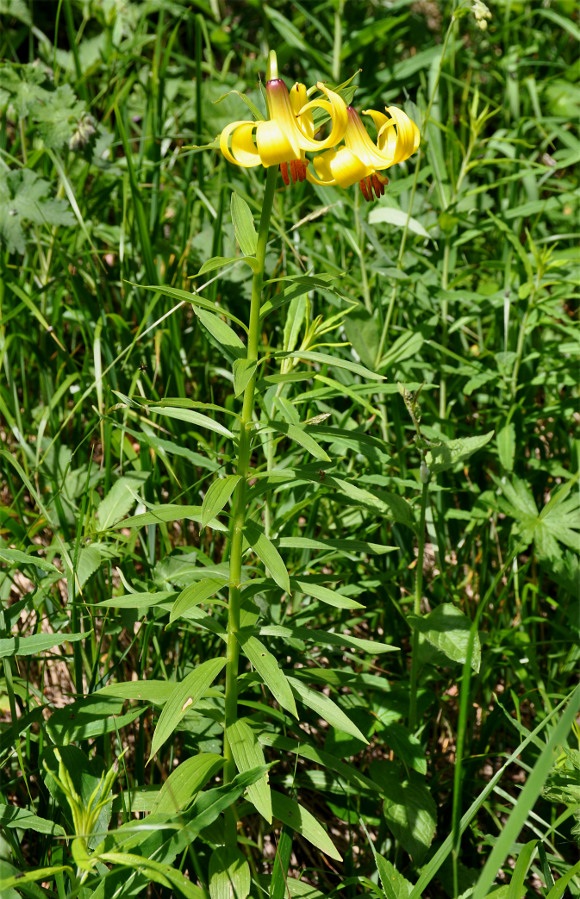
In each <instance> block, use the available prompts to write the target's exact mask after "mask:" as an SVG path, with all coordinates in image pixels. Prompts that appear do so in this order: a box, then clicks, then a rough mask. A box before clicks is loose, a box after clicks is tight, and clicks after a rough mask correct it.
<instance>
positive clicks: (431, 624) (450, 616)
mask: <svg viewBox="0 0 580 899" xmlns="http://www.w3.org/2000/svg"><path fill="white" fill-rule="evenodd" d="M407 618H408V621H409V623H410V624H411V626H412V627H414V628H415V630H418V631H419V632H420V633H421V634H423V635H424V636H425V638H426V639H427V640H428V641H429V643H431V645H432V646H434V647H435V648H436V649H438V650H439V651H440V652H442V653H443V654H444V655H445V656H447V658H448V659H451V661H453V662H460V663H461V664H463V662H465V659H466V652H467V647H468V644H469V632H470V630H471V621H470V620H469V618H468V617H467V616H466V615H464V614H463V612H462V611H461V610H460V609H458V608H457V606H453V605H451V603H441V605H439V606H437V608H435V609H433V611H432V612H429V614H428V615H424V616H423V617H419V616H418V615H408V616H407ZM480 665H481V644H480V642H479V635H478V634H476V635H475V642H474V644H473V654H472V657H471V667H472V668H473V670H474V671H475V672H478V671H479V667H480Z"/></svg>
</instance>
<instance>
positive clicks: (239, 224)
mask: <svg viewBox="0 0 580 899" xmlns="http://www.w3.org/2000/svg"><path fill="white" fill-rule="evenodd" d="M230 209H231V213H232V221H233V223H234V231H235V233H236V240H237V241H238V245H239V247H240V250H241V251H242V253H243V254H244V256H255V255H256V250H257V248H258V234H257V232H256V228H255V226H254V217H253V215H252V211H251V209H250V207H249V206H248V204H247V203H246V201H245V200H244V198H243V197H240V195H239V194H237V193H236V192H235V191H234V192H233V193H232V200H231V203H230Z"/></svg>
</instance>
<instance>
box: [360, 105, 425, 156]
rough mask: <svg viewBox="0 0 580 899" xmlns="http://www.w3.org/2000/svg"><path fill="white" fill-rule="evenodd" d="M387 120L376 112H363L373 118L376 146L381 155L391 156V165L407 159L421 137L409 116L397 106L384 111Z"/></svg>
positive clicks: (371, 110)
mask: <svg viewBox="0 0 580 899" xmlns="http://www.w3.org/2000/svg"><path fill="white" fill-rule="evenodd" d="M386 111H387V113H388V115H389V118H387V116H384V115H383V114H382V113H380V112H376V110H373V109H369V110H365V114H366V115H370V116H372V118H373V121H374V123H375V126H376V128H377V131H378V136H377V145H378V149H379V151H380V152H381V153H385V154H386V155H387V156H392V160H393V163H392V164H394V163H396V162H403V161H404V160H405V159H408V158H409V156H411V155H412V154H413V153H414V152H415V150H416V149H417V148H418V146H419V143H420V140H421V136H420V134H419V129H418V128H417V126H416V125H415V123H414V122H412V121H411V119H410V118H409V116H408V115H407V114H406V113H405V112H403V110H402V109H399V108H398V107H397V106H388V107H387V109H386Z"/></svg>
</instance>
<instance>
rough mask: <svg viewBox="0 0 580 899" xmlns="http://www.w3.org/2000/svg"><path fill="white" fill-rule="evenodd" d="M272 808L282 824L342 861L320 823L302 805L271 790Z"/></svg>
mask: <svg viewBox="0 0 580 899" xmlns="http://www.w3.org/2000/svg"><path fill="white" fill-rule="evenodd" d="M272 809H273V812H274V817H275V818H278V820H279V821H282V823H283V824H287V825H288V827H290V828H291V829H292V830H295V831H296V832H297V833H299V834H300V835H301V836H303V837H304V839H305V840H308V842H309V843H312V845H313V846H316V848H317V849H320V851H321V852H324V853H325V855H328V856H330V858H334V859H336V861H338V862H340V861H342V856H341V855H340V853H339V851H338V849H337V848H336V846H335V845H334V843H333V842H332V840H331V839H330V837H329V836H328V834H327V833H326V831H325V830H324V828H323V827H322V825H321V824H319V823H318V821H317V820H316V818H315V817H314V815H312V814H311V813H310V812H309V811H308V810H307V809H305V808H304V806H302V805H299V804H298V803H297V802H295V800H294V799H290V798H289V797H288V796H284V794H283V793H278V792H277V791H276V790H272Z"/></svg>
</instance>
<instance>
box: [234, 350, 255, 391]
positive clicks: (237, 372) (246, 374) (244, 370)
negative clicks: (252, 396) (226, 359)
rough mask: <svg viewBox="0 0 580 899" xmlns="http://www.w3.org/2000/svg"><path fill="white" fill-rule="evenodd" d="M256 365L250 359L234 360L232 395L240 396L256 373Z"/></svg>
mask: <svg viewBox="0 0 580 899" xmlns="http://www.w3.org/2000/svg"><path fill="white" fill-rule="evenodd" d="M256 368H257V365H256V363H255V362H254V361H252V360H251V359H236V360H235V362H234V394H235V396H240V395H241V394H242V393H243V392H244V390H245V389H246V387H247V386H248V383H249V381H250V379H251V378H252V377H253V375H254V374H255V372H256Z"/></svg>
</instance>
